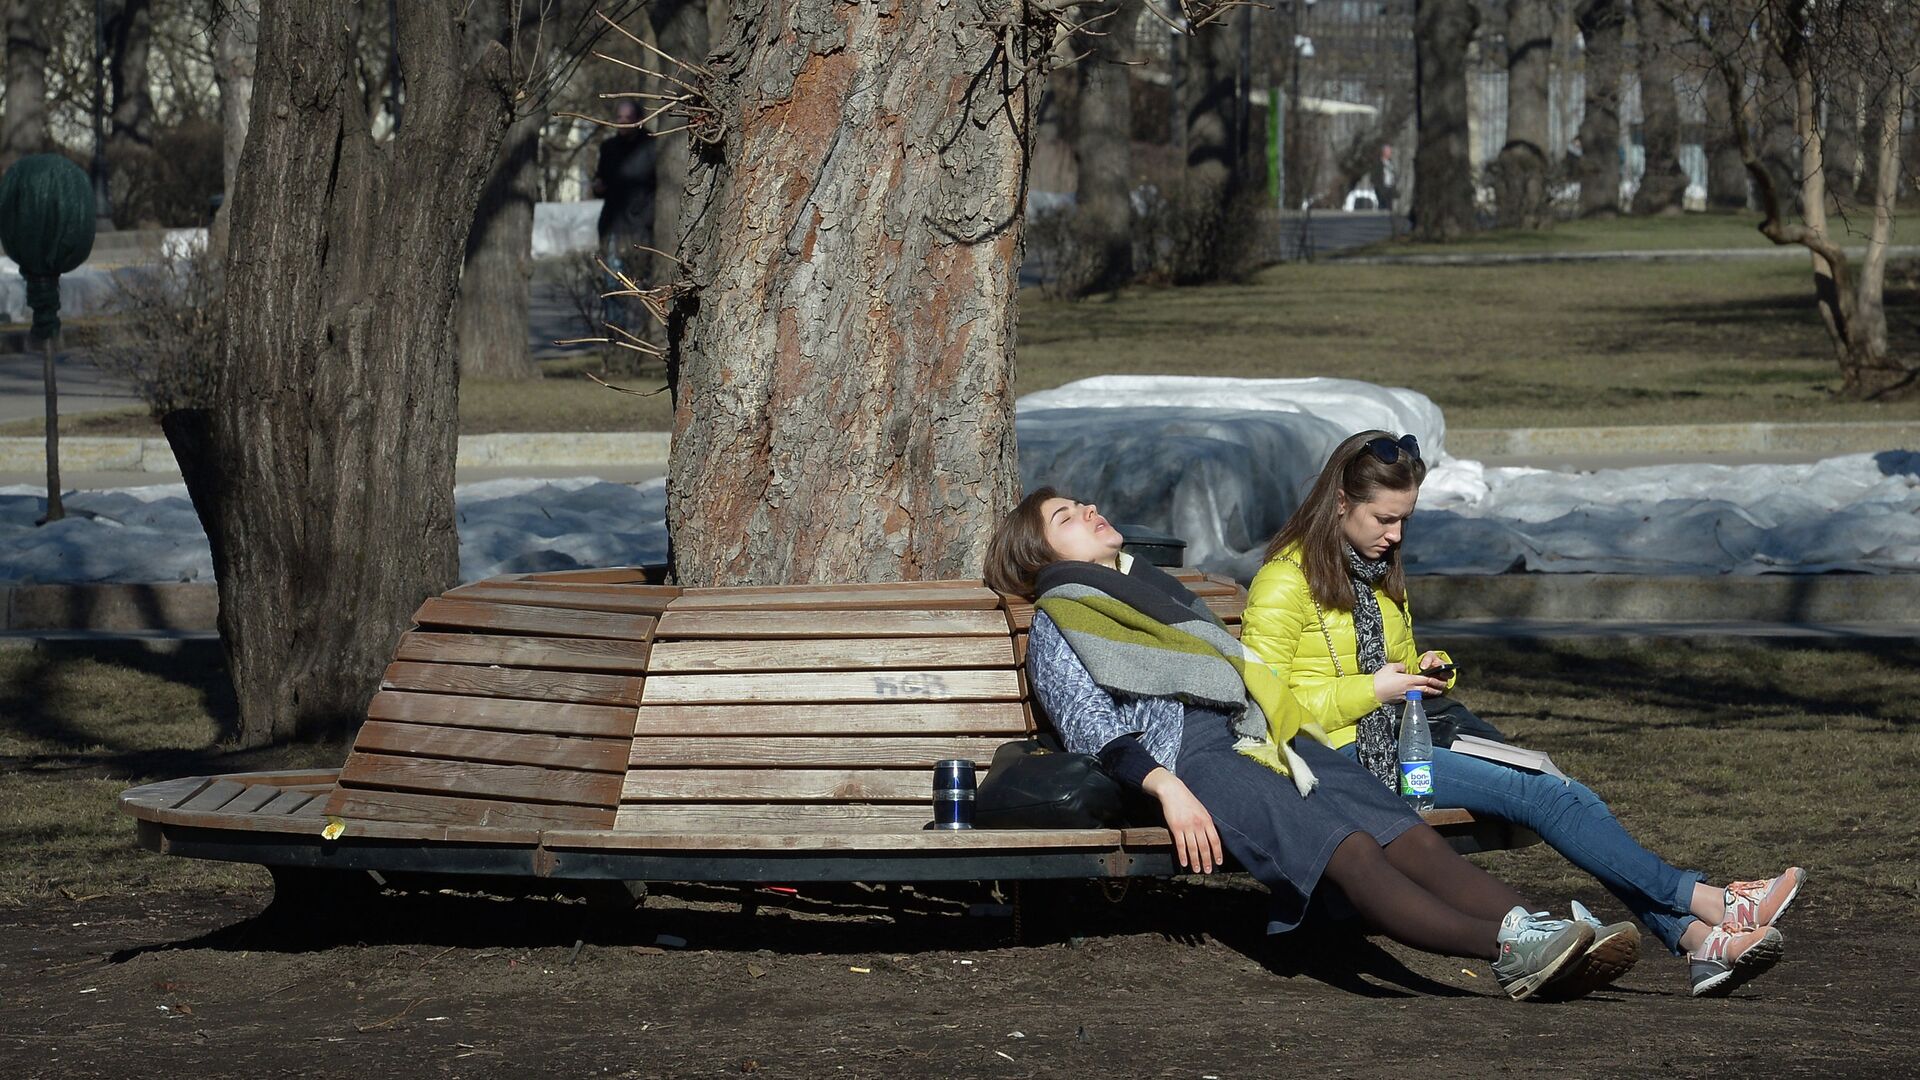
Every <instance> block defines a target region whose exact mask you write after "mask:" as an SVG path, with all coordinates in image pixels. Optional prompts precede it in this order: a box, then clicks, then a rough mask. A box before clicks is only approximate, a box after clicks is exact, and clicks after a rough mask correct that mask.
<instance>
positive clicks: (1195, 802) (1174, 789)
mask: <svg viewBox="0 0 1920 1080" xmlns="http://www.w3.org/2000/svg"><path fill="white" fill-rule="evenodd" d="M1140 787H1141V788H1142V789H1143V790H1144V791H1146V793H1147V794H1149V795H1151V796H1153V797H1154V798H1156V799H1158V800H1160V813H1161V814H1162V815H1163V816H1165V817H1166V819H1167V831H1168V832H1170V833H1172V834H1173V851H1174V855H1175V856H1176V857H1178V858H1179V860H1180V865H1181V866H1183V867H1185V868H1186V869H1189V870H1192V871H1193V872H1194V873H1196V874H1211V873H1213V868H1214V867H1216V866H1218V865H1220V863H1222V862H1223V861H1225V859H1226V856H1225V855H1224V854H1222V853H1221V849H1220V834H1219V832H1217V831H1215V829H1214V827H1213V815H1212V814H1209V813H1207V808H1206V807H1204V806H1202V805H1200V800H1199V799H1196V798H1194V795H1193V792H1191V791H1189V790H1187V785H1186V784H1185V783H1183V782H1181V780H1180V778H1179V777H1177V776H1175V775H1173V774H1172V773H1170V772H1168V771H1167V770H1166V769H1165V768H1164V767H1163V768H1158V769H1155V770H1153V771H1152V772H1150V773H1148V774H1147V778H1146V779H1145V780H1144V781H1142V782H1141V784H1140Z"/></svg>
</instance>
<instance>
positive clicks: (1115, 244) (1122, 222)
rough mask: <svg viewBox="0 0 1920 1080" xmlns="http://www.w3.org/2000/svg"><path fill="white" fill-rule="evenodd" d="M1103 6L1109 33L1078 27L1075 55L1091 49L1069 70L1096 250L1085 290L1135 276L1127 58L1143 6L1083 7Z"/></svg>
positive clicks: (1072, 46)
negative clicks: (1089, 32)
mask: <svg viewBox="0 0 1920 1080" xmlns="http://www.w3.org/2000/svg"><path fill="white" fill-rule="evenodd" d="M1102 11H1110V12H1112V13H1113V14H1112V15H1111V16H1109V17H1108V18H1106V19H1103V20H1102V21H1101V22H1100V23H1099V24H1097V28H1098V30H1099V31H1100V33H1101V34H1103V35H1104V36H1099V37H1096V36H1091V35H1087V34H1076V35H1074V36H1073V38H1072V39H1071V40H1069V41H1068V43H1067V49H1068V51H1069V52H1070V53H1071V54H1072V55H1075V56H1082V57H1083V59H1081V60H1080V61H1079V62H1078V63H1076V64H1074V66H1073V68H1072V69H1071V70H1070V71H1068V72H1067V75H1068V77H1069V78H1071V79H1073V80H1074V83H1075V87H1074V94H1073V102H1072V112H1071V113H1070V114H1069V115H1068V116H1067V131H1068V134H1069V137H1070V139H1071V142H1072V144H1073V161H1074V165H1075V171H1076V173H1077V175H1078V181H1077V184H1076V187H1075V191H1074V207H1075V222H1074V224H1075V228H1076V231H1077V238H1078V240H1079V242H1080V243H1081V244H1083V245H1085V247H1086V248H1087V251H1088V255H1089V265H1088V268H1087V269H1088V272H1087V275H1086V278H1085V280H1084V281H1082V282H1081V283H1080V291H1081V292H1082V293H1094V292H1106V291H1108V290H1111V289H1117V288H1119V287H1120V286H1121V285H1124V284H1126V283H1127V281H1128V280H1130V279H1131V278H1132V277H1133V202H1132V189H1133V104H1132V101H1131V88H1130V87H1129V86H1128V79H1127V69H1126V68H1125V67H1123V66H1122V61H1125V60H1127V59H1129V58H1130V57H1131V54H1132V50H1133V33H1132V23H1133V22H1134V20H1135V18H1136V16H1138V15H1139V14H1140V8H1139V6H1138V5H1137V4H1134V3H1126V2H1122V3H1115V4H1103V5H1099V6H1095V5H1091V4H1089V5H1084V6H1082V7H1081V8H1080V9H1079V18H1080V19H1082V20H1084V19H1087V18H1089V17H1092V16H1095V15H1097V14H1099V13H1100V12H1102ZM1209 36H1210V37H1220V36H1223V35H1220V34H1219V33H1218V32H1215V33H1213V34H1211V35H1209Z"/></svg>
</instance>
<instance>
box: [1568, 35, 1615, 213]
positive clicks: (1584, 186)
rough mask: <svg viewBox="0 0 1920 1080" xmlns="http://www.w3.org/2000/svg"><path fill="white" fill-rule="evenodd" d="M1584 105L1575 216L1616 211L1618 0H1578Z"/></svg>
mask: <svg viewBox="0 0 1920 1080" xmlns="http://www.w3.org/2000/svg"><path fill="white" fill-rule="evenodd" d="M1577 13H1578V16H1579V19H1580V36H1581V37H1582V38H1584V39H1585V40H1586V69H1587V79H1586V82H1587V94H1586V96H1587V107H1586V111H1585V112H1584V113H1583V114H1582V115H1581V117H1580V216H1581V217H1612V216H1614V215H1615V214H1618V213H1619V212H1620V73H1621V69H1622V52H1623V48H1624V47H1623V44H1622V36H1623V31H1624V28H1625V24H1626V18H1625V13H1624V12H1623V11H1622V10H1621V2H1620V0H1581V2H1580V7H1579V9H1578V12H1577Z"/></svg>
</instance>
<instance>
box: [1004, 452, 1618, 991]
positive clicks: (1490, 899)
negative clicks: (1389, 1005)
mask: <svg viewBox="0 0 1920 1080" xmlns="http://www.w3.org/2000/svg"><path fill="white" fill-rule="evenodd" d="M1121 541H1122V538H1121V536H1120V534H1119V533H1118V532H1117V531H1115V530H1114V528H1113V526H1112V525H1110V524H1108V523H1107V520H1106V519H1105V518H1103V517H1101V516H1100V514H1099V512H1098V510H1097V509H1096V508H1095V507H1093V506H1092V505H1090V504H1087V503H1081V502H1076V501H1074V500H1073V499H1069V498H1066V497H1064V496H1062V495H1060V494H1059V493H1058V492H1055V491H1054V490H1053V489H1051V488H1041V489H1039V490H1037V491H1035V492H1033V493H1032V494H1030V495H1028V496H1027V497H1026V498H1025V499H1023V500H1021V502H1020V505H1019V506H1017V507H1015V508H1014V509H1013V511H1012V512H1011V513H1009V514H1008V515H1007V518H1006V520H1005V521H1004V522H1002V523H1001V525H1000V528H999V529H998V530H997V531H996V532H995V533H994V535H993V539H992V541H991V542H990V543H989V545H988V547H987V558H986V577H987V583H988V584H990V585H992V586H993V587H994V588H996V589H999V590H1000V591H1002V592H1007V593H1013V594H1016V595H1021V596H1028V597H1034V598H1035V602H1036V606H1037V607H1038V609H1039V610H1038V611H1037V612H1036V613H1035V614H1034V617H1033V626H1032V630H1031V634H1030V636H1029V638H1028V647H1027V674H1028V679H1029V681H1030V683H1031V685H1032V687H1033V695H1034V697H1035V699H1036V700H1037V701H1038V702H1039V703H1040V705H1041V706H1042V707H1043V708H1044V709H1045V710H1046V712H1047V715H1048V716H1049V717H1050V718H1052V720H1053V723H1054V726H1055V728H1056V729H1057V730H1058V732H1059V735H1060V738H1061V740H1062V742H1064V743H1065V744H1066V747H1067V749H1068V750H1071V751H1074V752H1076V753H1087V754H1096V755H1098V756H1099V758H1100V760H1101V763H1102V764H1103V765H1104V766H1105V767H1106V769H1107V771H1108V772H1109V773H1111V774H1112V775H1113V776H1114V777H1115V778H1116V779H1117V780H1119V781H1120V783H1122V784H1124V785H1126V786H1129V787H1132V788H1136V789H1138V790H1140V791H1143V792H1145V793H1146V794H1148V795H1150V796H1152V797H1153V798H1154V799H1155V800H1157V801H1158V803H1159V805H1160V808H1161V810H1162V812H1163V814H1164V815H1165V817H1166V823H1167V829H1168V831H1169V832H1170V833H1171V834H1172V836H1173V844H1174V851H1175V854H1176V855H1177V857H1178V858H1179V861H1180V865H1181V866H1183V867H1185V868H1187V869H1189V870H1191V871H1193V872H1196V873H1202V874H1205V873H1211V872H1212V871H1213V870H1214V868H1215V867H1217V866H1218V865H1220V863H1221V861H1222V859H1223V858H1224V856H1225V855H1226V854H1232V856H1233V857H1234V858H1235V859H1236V860H1238V861H1239V863H1240V865H1241V866H1243V867H1245V868H1246V869H1247V870H1248V871H1249V872H1250V873H1252V874H1253V876H1254V877H1256V878H1258V879H1259V880H1260V881H1261V882H1262V883H1263V884H1265V885H1266V886H1267V887H1268V888H1269V889H1271V890H1272V891H1273V894H1274V897H1275V899H1276V901H1277V915H1276V918H1275V920H1274V924H1273V925H1274V926H1275V927H1276V928H1277V929H1278V930H1291V929H1292V928H1293V927H1295V926H1297V925H1298V924H1299V922H1300V918H1301V916H1302V915H1303V914H1304V913H1305V911H1306V907H1307V902H1308V900H1309V899H1310V898H1311V897H1312V895H1313V892H1314V889H1315V888H1316V887H1317V886H1318V885H1319V883H1320V880H1321V878H1322V877H1323V876H1324V877H1325V878H1326V879H1328V880H1330V881H1332V882H1333V883H1334V884H1336V885H1338V886H1339V887H1340V889H1341V891H1342V892H1344V893H1345V894H1346V896H1347V898H1348V900H1349V901H1350V902H1351V903H1352V904H1353V906H1354V907H1355V908H1356V909H1358V910H1359V912H1360V914H1361V915H1362V916H1363V917H1365V918H1366V919H1367V920H1368V921H1369V922H1370V923H1372V924H1373V925H1374V926H1376V927H1378V928H1379V929H1380V930H1382V931H1383V932H1385V933H1386V934H1387V935H1389V936H1390V937H1392V938H1393V939H1394V940H1396V941H1399V942H1401V943H1403V944H1406V945H1409V946H1412V947H1414V948H1417V949H1422V950H1425V951H1427V952H1433V953H1439V954H1442V955H1446V956H1459V957H1480V958H1482V959H1485V960H1489V961H1491V962H1492V963H1493V968H1494V972H1495V974H1496V975H1497V976H1498V977H1499V981H1500V985H1501V987H1502V988H1503V989H1504V990H1505V991H1506V992H1507V994H1508V996H1509V997H1512V998H1513V999H1515V1000H1521V999H1524V998H1529V997H1533V996H1535V995H1542V996H1548V997H1561V998H1567V997H1577V996H1579V995H1580V994H1583V993H1586V992H1587V991H1589V990H1591V989H1593V988H1595V987H1596V986H1600V985H1604V984H1605V983H1606V982H1608V981H1611V980H1612V979H1613V978H1614V977H1617V976H1618V975H1619V973H1620V972H1621V971H1623V970H1625V967H1626V966H1628V965H1631V964H1632V963H1633V960H1634V958H1635V952H1634V949H1622V948H1620V947H1619V946H1620V945H1621V944H1622V939H1621V938H1619V937H1615V938H1613V939H1612V940H1611V941H1610V942H1608V943H1604V947H1602V948H1598V949H1596V948H1595V944H1596V937H1595V934H1594V930H1593V928H1592V927H1591V926H1589V925H1587V924H1585V923H1583V922H1578V921H1572V920H1561V919H1553V918H1549V917H1548V916H1547V915H1546V914H1545V913H1542V912H1530V910H1529V907H1528V905H1527V904H1526V903H1525V902H1524V901H1523V900H1522V899H1521V897H1520V895H1519V894H1518V893H1516V892H1514V891H1513V890H1512V889H1511V888H1509V887H1508V886H1506V885H1505V884H1503V883H1501V882H1500V881H1498V880H1496V879H1495V878H1493V877H1492V876H1491V875H1489V874H1487V873H1486V872H1484V871H1482V870H1481V869H1480V868H1478V867H1476V866H1474V865H1473V864H1472V863H1469V862H1467V861H1466V860H1465V859H1463V858H1461V857H1460V856H1459V855H1458V854H1457V853H1455V852H1454V850H1453V849H1452V848H1451V847H1449V846H1448V845H1447V842H1446V841H1445V840H1444V839H1442V838H1441V836H1440V834H1439V833H1437V832H1435V831H1434V830H1433V829H1432V828H1430V827H1429V826H1427V825H1426V824H1425V823H1424V822H1422V821H1421V820H1420V818H1419V816H1418V815H1417V814H1415V813H1414V812H1413V811H1412V810H1411V809H1409V808H1408V807H1407V805H1406V803H1405V802H1404V801H1403V800H1401V799H1400V798H1399V797H1398V796H1396V795H1394V794H1393V793H1391V792H1389V791H1387V790H1386V788H1384V787H1383V786H1381V784H1380V783H1379V782H1378V781H1376V780H1375V779H1374V778H1373V775H1372V774H1371V773H1368V772H1367V771H1366V770H1364V769H1362V768H1360V767H1359V766H1358V765H1356V764H1354V763H1353V762H1352V761H1351V760H1349V759H1348V758H1346V757H1344V756H1343V755H1341V754H1340V753H1339V752H1337V751H1334V750H1330V749H1328V748H1327V747H1326V746H1325V745H1324V740H1325V735H1324V734H1323V733H1321V732H1320V731H1319V729H1318V728H1317V727H1314V726H1312V725H1310V724H1306V723H1304V722H1303V721H1304V719H1305V718H1304V714H1303V713H1302V711H1301V709H1300V707H1299V706H1298V704H1297V703H1295V701H1294V700H1293V695H1292V693H1291V692H1290V691H1288V690H1287V688H1286V687H1285V685H1284V684H1283V683H1282V682H1281V680H1280V679H1279V678H1278V677H1277V676H1276V675H1274V673H1273V672H1272V670H1271V669H1269V668H1268V667H1267V666H1266V665H1265V664H1262V663H1260V662H1259V661H1258V659H1257V658H1254V657H1252V656H1251V654H1249V653H1246V652H1245V651H1244V650H1243V649H1242V648H1241V647H1240V644H1239V642H1238V641H1236V640H1234V638H1233V637H1232V636H1231V635H1230V634H1228V633H1227V631H1226V629H1225V627H1223V626H1222V625H1221V624H1220V621H1219V620H1218V619H1217V618H1215V617H1214V616H1213V614H1212V613H1211V612H1209V611H1208V610H1207V607H1206V605H1205V604H1204V603H1202V602H1201V601H1200V600H1199V599H1198V598H1197V597H1195V596H1194V595H1193V593H1192V592H1190V591H1188V590H1187V588H1186V587H1185V586H1183V585H1181V584H1180V583H1179V582H1177V581H1175V580H1174V579H1173V578H1172V577H1170V576H1169V575H1167V574H1166V573H1165V572H1164V571H1161V570H1160V569H1159V568H1157V567H1154V566H1150V565H1148V564H1146V563H1145V562H1144V561H1136V560H1133V559H1131V558H1130V557H1129V556H1128V555H1126V554H1125V553H1123V552H1122V551H1121V550H1120V545H1121ZM1625 944H1627V945H1631V946H1634V947H1635V948H1637V935H1636V936H1635V937H1633V938H1631V939H1627V940H1626V942H1625Z"/></svg>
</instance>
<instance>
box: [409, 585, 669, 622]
mask: <svg viewBox="0 0 1920 1080" xmlns="http://www.w3.org/2000/svg"><path fill="white" fill-rule="evenodd" d="M677 592H678V590H675V589H662V588H659V587H657V586H652V585H567V584H561V583H556V582H541V581H477V582H474V583H473V584H472V585H462V586H460V587H458V588H455V589H449V590H447V592H446V594H445V595H446V597H447V598H448V599H454V600H482V601H487V602H491V603H500V604H527V605H529V606H532V607H558V608H575V609H578V610H580V611H619V612H625V613H627V614H630V615H658V614H660V613H661V612H662V611H665V610H667V605H668V604H670V603H672V602H673V600H674V597H675V596H676V595H677Z"/></svg>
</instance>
